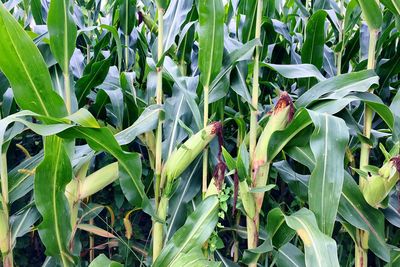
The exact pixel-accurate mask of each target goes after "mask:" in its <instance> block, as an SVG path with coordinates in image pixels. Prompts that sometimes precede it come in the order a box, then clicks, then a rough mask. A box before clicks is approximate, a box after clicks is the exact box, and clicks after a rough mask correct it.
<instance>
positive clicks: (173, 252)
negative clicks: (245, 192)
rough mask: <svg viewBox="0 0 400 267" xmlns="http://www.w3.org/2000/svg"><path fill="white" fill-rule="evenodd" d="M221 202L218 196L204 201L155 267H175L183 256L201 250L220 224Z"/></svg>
mask: <svg viewBox="0 0 400 267" xmlns="http://www.w3.org/2000/svg"><path fill="white" fill-rule="evenodd" d="M218 209H219V201H218V197H217V196H210V197H208V198H206V199H205V200H203V202H201V204H200V205H199V206H197V208H196V210H195V211H194V212H193V213H192V214H191V215H190V216H189V217H188V219H187V221H186V222H185V225H184V226H182V227H181V228H180V229H179V230H178V231H176V233H175V234H174V236H173V237H172V238H171V240H170V241H168V243H167V245H166V246H165V247H164V249H163V250H162V251H161V254H160V256H158V258H157V260H156V262H155V263H154V265H153V266H154V267H157V266H165V267H167V266H174V264H176V262H177V261H178V260H179V257H181V256H182V255H183V254H185V253H188V252H189V251H191V250H192V249H195V248H200V247H201V246H202V244H203V243H204V242H205V241H206V240H207V239H208V238H209V237H210V235H211V233H212V232H213V230H214V227H215V225H216V224H217V222H218Z"/></svg>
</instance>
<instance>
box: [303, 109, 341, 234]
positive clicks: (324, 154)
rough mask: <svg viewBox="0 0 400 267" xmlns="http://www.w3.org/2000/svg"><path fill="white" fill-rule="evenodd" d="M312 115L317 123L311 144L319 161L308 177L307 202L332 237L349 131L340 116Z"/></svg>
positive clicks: (313, 113)
mask: <svg viewBox="0 0 400 267" xmlns="http://www.w3.org/2000/svg"><path fill="white" fill-rule="evenodd" d="M309 114H310V117H311V119H312V120H313V123H314V126H315V129H314V132H313V134H312V135H311V138H310V145H311V150H312V152H313V154H314V158H315V159H316V163H315V167H314V170H313V171H312V172H311V177H310V180H309V187H308V201H309V206H310V210H311V211H313V212H314V214H315V216H316V218H317V222H318V226H319V228H320V229H321V231H322V232H323V233H325V234H326V235H328V236H331V235H332V232H333V226H334V224H335V220H336V213H337V209H338V205H339V199H340V195H341V192H342V185H343V175H344V153H345V148H346V145H347V142H348V140H349V133H348V129H347V126H346V124H345V122H344V121H343V120H342V119H340V118H336V117H333V116H330V115H328V114H326V113H325V114H319V113H316V112H312V111H309Z"/></svg>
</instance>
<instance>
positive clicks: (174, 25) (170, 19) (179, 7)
mask: <svg viewBox="0 0 400 267" xmlns="http://www.w3.org/2000/svg"><path fill="white" fill-rule="evenodd" d="M192 5H193V0H186V1H179V0H172V1H171V3H170V4H169V6H168V9H167V11H166V12H165V15H164V51H167V50H168V49H169V48H170V47H171V46H172V44H173V43H174V42H175V38H176V36H177V35H178V34H179V31H180V29H181V26H182V24H183V23H184V22H185V20H186V16H187V15H188V13H189V12H190V10H191V9H192Z"/></svg>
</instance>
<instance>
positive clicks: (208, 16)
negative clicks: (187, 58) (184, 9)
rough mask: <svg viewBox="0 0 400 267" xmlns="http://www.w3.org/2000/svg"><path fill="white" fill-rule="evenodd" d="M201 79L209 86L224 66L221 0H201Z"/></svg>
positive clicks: (205, 85)
mask: <svg viewBox="0 0 400 267" xmlns="http://www.w3.org/2000/svg"><path fill="white" fill-rule="evenodd" d="M199 23H200V29H199V47H200V51H199V69H200V72H201V74H200V81H201V83H202V84H203V86H204V87H208V86H209V85H210V82H211V81H212V80H213V79H214V78H215V76H216V75H217V74H218V72H219V71H220V69H221V66H222V55H223V50H224V39H223V38H224V6H223V4H222V1H221V0H202V1H200V2H199Z"/></svg>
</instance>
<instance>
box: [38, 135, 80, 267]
mask: <svg viewBox="0 0 400 267" xmlns="http://www.w3.org/2000/svg"><path fill="white" fill-rule="evenodd" d="M64 145H65V144H64V142H63V140H62V139H61V138H59V137H56V136H50V137H46V138H45V152H44V153H45V156H44V160H43V161H42V163H41V164H40V165H39V166H38V167H37V169H36V175H35V188H34V189H35V190H34V192H35V203H36V207H37V209H38V210H39V212H40V214H41V215H42V217H43V221H42V223H41V224H40V225H39V235H40V238H41V240H42V242H43V243H44V245H45V246H46V254H47V255H49V256H57V257H58V258H60V259H61V263H62V265H63V266H75V264H74V259H73V257H72V255H71V252H70V251H69V249H68V245H69V241H70V238H71V230H72V226H71V220H70V212H69V209H68V201H67V199H66V197H65V186H66V185H67V184H68V183H69V181H71V179H72V167H71V163H70V159H69V158H68V155H67V153H66V150H65V147H64Z"/></svg>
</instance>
